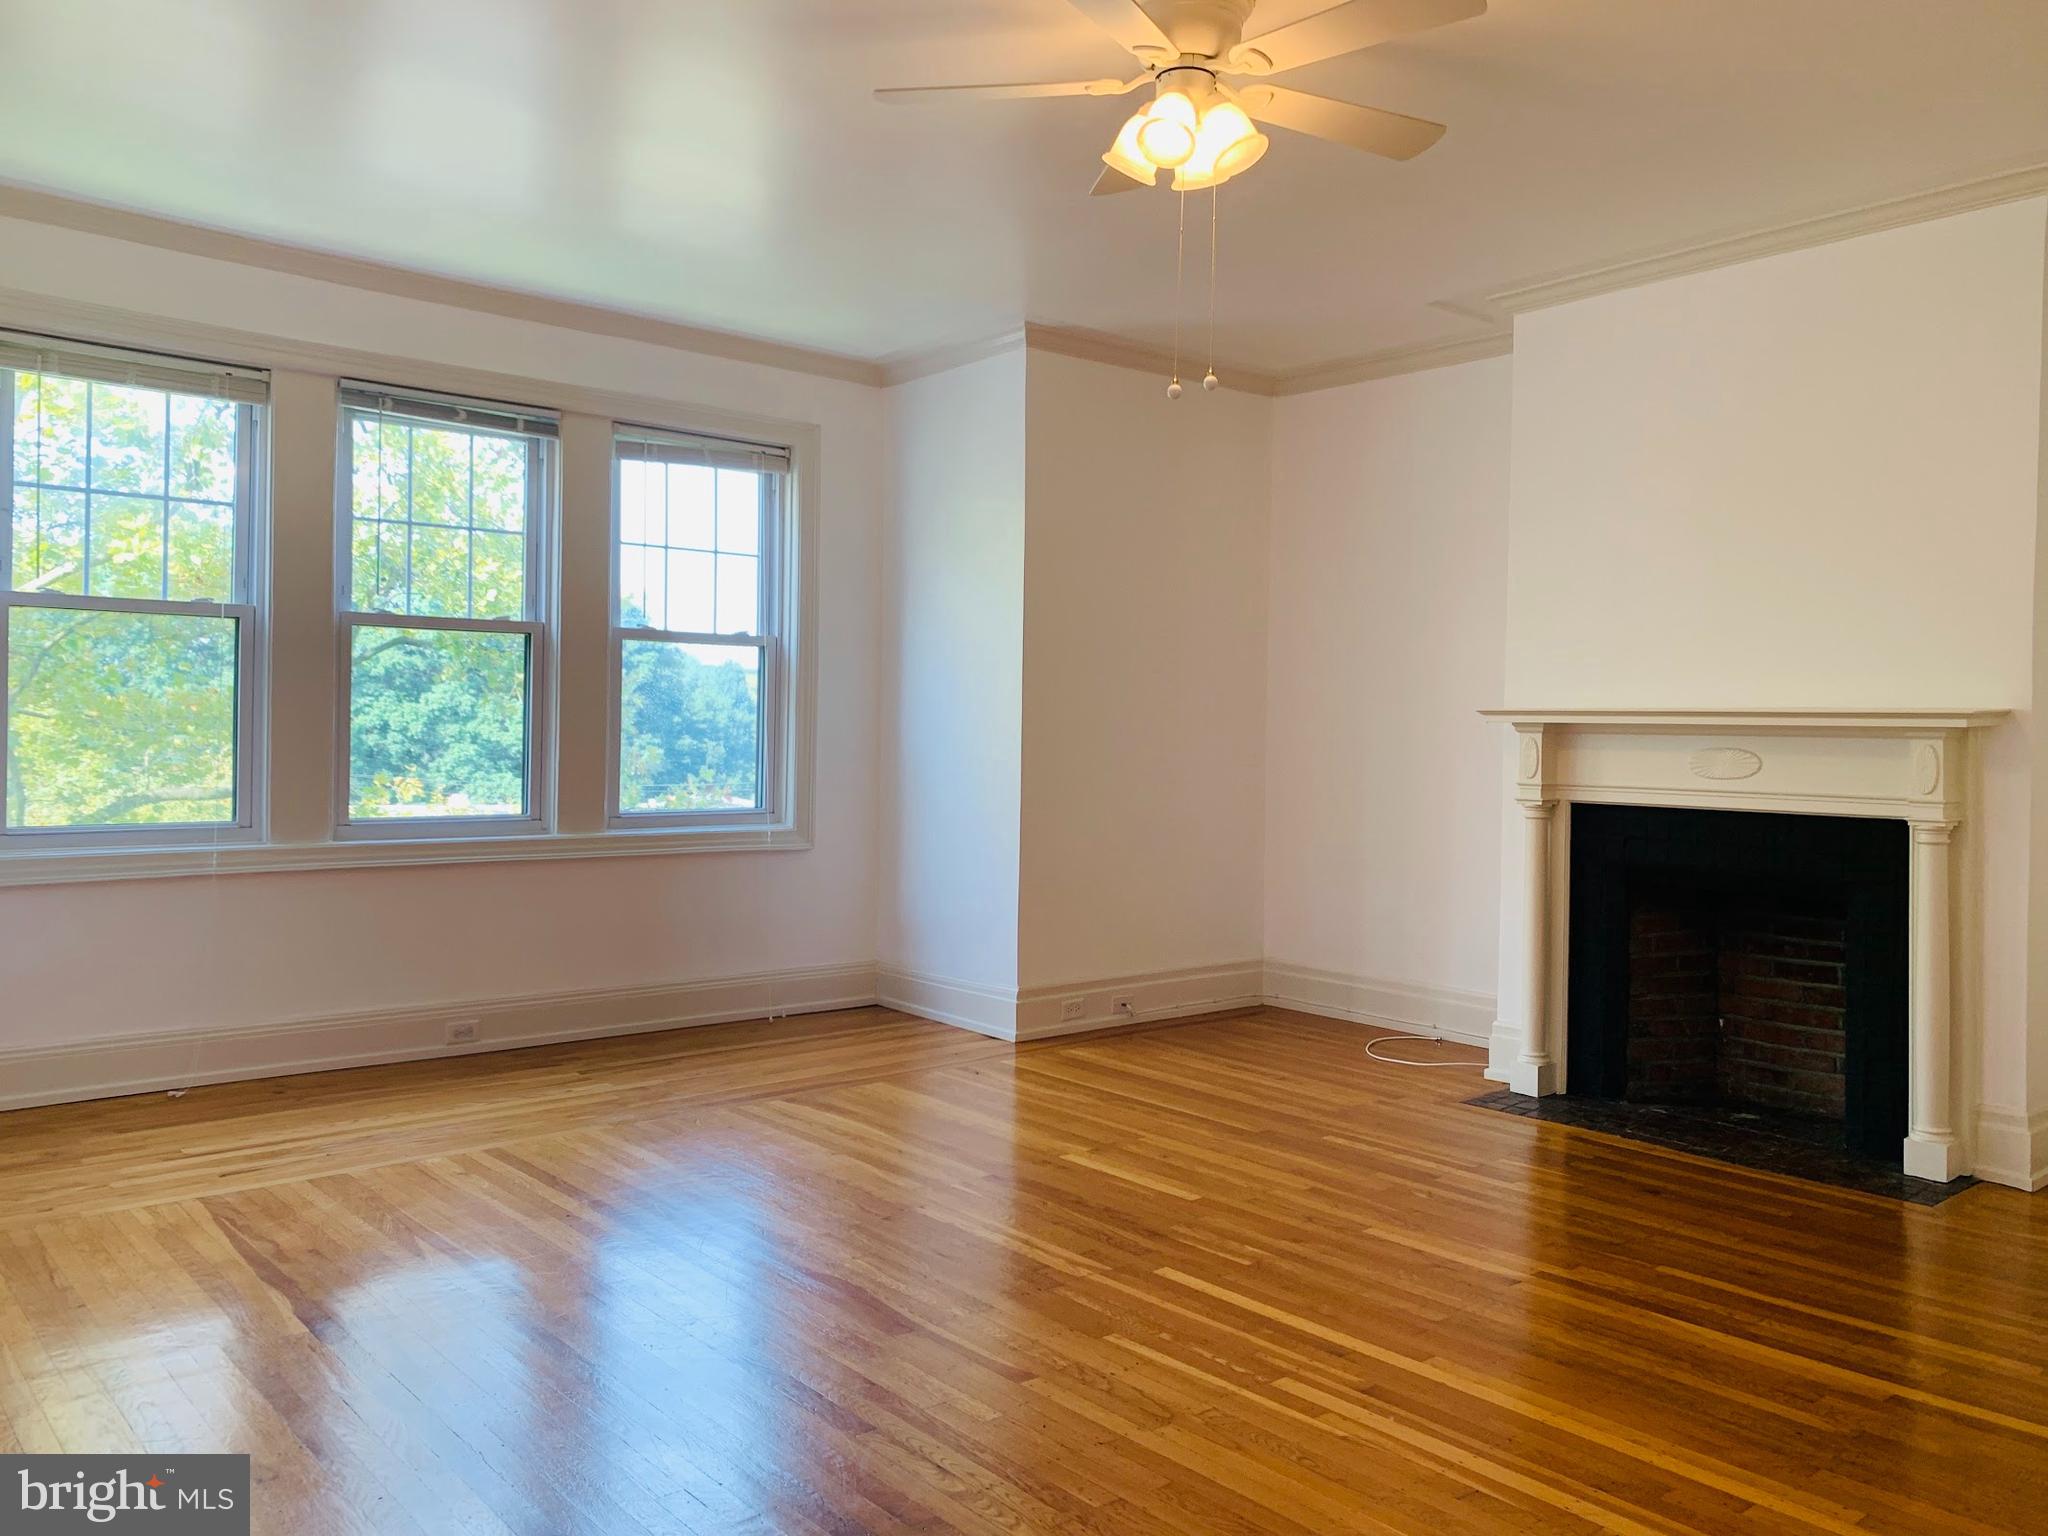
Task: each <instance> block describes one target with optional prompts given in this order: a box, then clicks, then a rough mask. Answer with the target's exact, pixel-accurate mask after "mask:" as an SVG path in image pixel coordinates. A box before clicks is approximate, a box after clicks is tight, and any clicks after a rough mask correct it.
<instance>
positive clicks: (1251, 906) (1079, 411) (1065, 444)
mask: <svg viewBox="0 0 2048 1536" xmlns="http://www.w3.org/2000/svg"><path fill="white" fill-rule="evenodd" d="M1165 391H1166V381H1165V380H1164V379H1162V378H1160V377H1158V376H1157V375H1154V374H1150V373H1145V372H1140V371H1137V370H1134V369H1129V368H1120V367H1109V366H1105V365H1103V364H1100V363H1091V362H1083V361H1079V360H1077V359H1075V358H1071V357H1065V356H1060V355H1056V354H1053V353H1049V352H1038V351H1034V352H1031V353H1030V354H1029V374H1028V386H1027V394H1028V403H1027V414H1028V418H1029V447H1028V452H1027V456H1026V457H1027V464H1028V469H1027V475H1028V479H1029V495H1028V503H1029V515H1028V518H1027V532H1026V539H1025V579H1024V599H1025V617H1024V797H1023V825H1024V845H1023V892H1022V898H1021V910H1020V928H1019V945H1020V949H1021V956H1022V958H1021V960H1020V971H1021V977H1022V981H1023V983H1024V985H1025V986H1027V987H1030V986H1051V985H1056V984H1065V983H1069V982H1086V981H1096V980H1103V979H1107V978H1113V977H1119V976H1129V975H1136V974H1142V973H1151V972H1156V971H1170V970H1180V969H1188V968H1194V967H1200V966H1214V965H1223V964H1230V963H1234V962H1244V961H1253V962H1255V961H1257V960H1258V959H1259V957H1260V954H1261V953H1262V946H1261V927H1262V917H1261V910H1260V900H1259V887H1260V844H1261V840H1262V839H1261V816H1260V807H1261V805H1262V804H1263V801H1264V798H1265V776H1264V763H1265V730H1264V719H1265V702H1264V700H1265V625H1266V579H1265V568H1266V503H1267V494H1268V479H1267V435H1268V422H1269V416H1270V410H1271V404H1270V402H1269V401H1267V400H1265V399H1262V398H1260V397H1258V396H1255V395H1245V394H1238V393H1235V392H1233V391H1230V390H1219V391H1217V392H1215V393H1214V394H1205V393H1204V392H1203V391H1202V390H1200V389H1199V388H1192V389H1190V390H1189V391H1188V393H1187V394H1186V395H1184V396H1183V397H1182V398H1181V399H1179V400H1169V399H1167V398H1166V392H1165Z"/></svg>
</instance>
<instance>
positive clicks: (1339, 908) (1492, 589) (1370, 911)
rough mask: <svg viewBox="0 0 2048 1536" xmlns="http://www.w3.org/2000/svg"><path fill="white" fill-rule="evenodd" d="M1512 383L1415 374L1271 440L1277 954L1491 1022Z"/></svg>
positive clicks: (1497, 364)
mask: <svg viewBox="0 0 2048 1536" xmlns="http://www.w3.org/2000/svg"><path fill="white" fill-rule="evenodd" d="M1512 376H1513V362H1512V360H1511V359H1508V358H1497V359H1493V360H1491V361H1487V362H1480V363H1468V364H1465V365H1464V366H1462V367H1456V368H1442V369H1437V370H1435V371H1433V372H1428V373H1414V374H1407V375H1403V376H1400V377H1397V378H1391V379H1382V380H1378V381H1375V382H1372V383H1368V384H1356V385H1351V386H1349V387H1347V388H1343V389H1334V390H1327V391H1323V392H1321V393H1317V394H1310V395H1298V396H1293V397H1289V398H1285V399H1282V400H1280V401H1279V402H1277V404H1276V407H1275V413H1274V420H1273V511H1272V553H1271V572H1270V583H1269V586H1270V594H1271V595H1270V598H1269V606H1270V609H1271V613H1272V625H1271V637H1270V644H1269V650H1268V662H1267V685H1266V686H1267V763H1266V782H1267V794H1266V858H1265V892H1266V896H1265V906H1266V917H1265V932H1266V952H1267V954H1268V955H1269V956H1270V957H1271V958H1272V959H1273V960H1274V961H1275V962H1276V963H1277V964H1281V965H1286V966H1293V967H1308V968H1311V969H1315V970H1320V971H1325V972H1333V973H1336V974H1337V975H1339V976H1342V977H1344V978H1347V979H1349V980H1350V981H1352V982H1354V983H1358V984H1362V985H1365V986H1369V987H1372V988H1375V989H1384V988H1385V987H1386V984H1389V983H1391V984H1394V985H1395V987H1397V988H1410V989H1417V990H1420V991H1423V992H1441V991H1445V990H1449V991H1456V992H1463V993H1468V994H1476V995H1477V996H1478V997H1479V998H1481V999H1484V1000H1487V1001H1485V1002H1482V1003H1481V1005H1480V1006H1481V1009H1482V1011H1483V1009H1484V1008H1485V1007H1487V1006H1489V1005H1490V997H1491V994H1492V993H1493V991H1494V987H1495V969H1496V968H1495V913H1496V910H1497V907H1498V901H1499V878H1500V841H1501V840H1500V821H1501V809H1500V808H1501V793H1500V782H1499V777H1498V774H1497V773H1496V771H1495V751H1494V743H1493V737H1492V731H1491V728H1490V727H1489V726H1487V725H1486V723H1485V722H1484V721H1482V720H1481V719H1480V718H1479V716H1478V713H1477V711H1479V710H1481V709H1484V708H1489V707H1492V706H1494V705H1497V704H1499V703H1500V701H1501V698H1500V696H1501V679H1502V673H1503V667H1504V662H1503V640H1504V636H1505V631H1506V620H1505V600H1506V589H1507V495H1508V405H1509V387H1510V381H1511V379H1512ZM1425 1001H1426V1000H1425ZM1428 1021H1429V1020H1426V1019H1425V1020H1419V1022H1428ZM1480 1027H1481V1028H1484V1027H1485V1022H1484V1021H1482V1023H1481V1025H1480Z"/></svg>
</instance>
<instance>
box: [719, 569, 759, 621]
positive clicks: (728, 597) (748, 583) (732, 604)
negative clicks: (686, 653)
mask: <svg viewBox="0 0 2048 1536" xmlns="http://www.w3.org/2000/svg"><path fill="white" fill-rule="evenodd" d="M760 568H761V562H760V561H759V560H758V559H757V558H755V557H754V556H753V555H720V556H719V557H718V633H719V634H721V635H755V634H759V633H760V628H759V625H760V621H761V569H760Z"/></svg>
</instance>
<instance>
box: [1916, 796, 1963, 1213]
mask: <svg viewBox="0 0 2048 1536" xmlns="http://www.w3.org/2000/svg"><path fill="white" fill-rule="evenodd" d="M1912 827H1913V869H1912V887H1913V940H1912V943H1913V952H1912V957H1911V962H1910V964H1909V967H1908V972H1909V974H1910V975H1911V977H1912V997H1911V1005H1910V1008H1911V1011H1910V1021H1911V1022H1910V1025H1909V1029H1910V1032H1911V1043H1910V1045H1909V1047H1908V1049H1909V1051H1910V1054H1911V1058H1912V1078H1911V1089H1910V1096H1909V1098H1908V1101H1907V1106H1906V1113H1907V1132H1906V1146H1905V1156H1904V1167H1905V1171H1906V1172H1907V1173H1909V1174H1912V1175H1913V1176H1914V1177H1915V1178H1921V1179H1935V1180H1938V1181H1939V1182H1941V1183H1944V1184H1945V1183H1947V1182H1948V1181H1949V1180H1950V1179H1953V1178H1955V1177H1956V1176H1957V1175H1958V1174H1959V1173H1961V1172H1962V1152H1961V1149H1960V1148H1959V1147H1958V1146H1957V1145H1956V1132H1955V1118H1954V1116H1955V1112H1954V1109H1953V1107H1952V1106H1953V1099H1952V1097H1951V1084H1950V1050H1951V1048H1952V1047H1951V1043H1950V1036H1951V1034H1952V1030H1951V1027H1950V1024H1951V1021H1950V1010H1951V1008H1952V1007H1953V1005H1954V1004H1953V999H1954V993H1953V990H1952V977H1951V969H1950V958H1949V857H1950V843H1951V839H1952V838H1953V837H1954V835H1955V830H1956V824H1955V823H1954V822H1952V821H1916V822H1914V823H1913V824H1912Z"/></svg>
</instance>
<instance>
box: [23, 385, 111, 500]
mask: <svg viewBox="0 0 2048 1536" xmlns="http://www.w3.org/2000/svg"><path fill="white" fill-rule="evenodd" d="M30 384H33V386H34V387H32V388H24V386H27V385H30ZM14 387H15V389H16V390H17V391H20V400H19V404H18V406H17V408H16V411H15V418H16V425H15V429H14V456H15V464H14V477H15V478H16V479H17V480H34V481H37V482H38V483H40V484H43V485H63V486H76V487H78V488H79V489H80V490H83V489H84V488H85V402H86V396H87V394H88V393H89V392H90V390H91V388H92V386H91V385H89V384H87V383H86V382H85V381H84V380H83V379H56V378H52V377H50V376H49V375H48V374H41V375H36V374H17V375H15V380H14Z"/></svg>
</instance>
